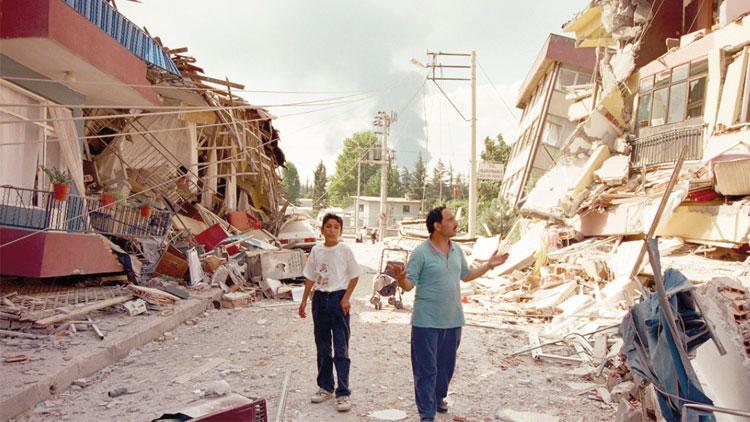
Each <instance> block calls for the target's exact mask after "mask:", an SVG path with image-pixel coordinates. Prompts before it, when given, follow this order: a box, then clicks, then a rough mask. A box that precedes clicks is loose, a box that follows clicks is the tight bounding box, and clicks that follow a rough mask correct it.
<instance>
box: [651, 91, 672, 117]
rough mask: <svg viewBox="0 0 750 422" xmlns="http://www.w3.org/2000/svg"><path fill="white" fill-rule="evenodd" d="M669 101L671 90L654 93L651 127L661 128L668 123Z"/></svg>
mask: <svg viewBox="0 0 750 422" xmlns="http://www.w3.org/2000/svg"><path fill="white" fill-rule="evenodd" d="M668 101H669V88H662V89H658V90H656V91H654V99H653V104H652V107H651V126H659V125H663V124H664V123H666V121H667V104H668Z"/></svg>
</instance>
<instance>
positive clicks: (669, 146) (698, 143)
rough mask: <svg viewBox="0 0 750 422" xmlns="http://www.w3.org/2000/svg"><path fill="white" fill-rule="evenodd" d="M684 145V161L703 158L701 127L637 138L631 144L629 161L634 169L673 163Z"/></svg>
mask: <svg viewBox="0 0 750 422" xmlns="http://www.w3.org/2000/svg"><path fill="white" fill-rule="evenodd" d="M685 144H687V147H688V150H687V155H686V156H685V159H686V160H700V159H701V158H702V157H703V125H697V126H688V127H681V128H677V129H671V130H668V131H665V132H662V133H659V134H656V135H651V136H645V137H643V138H638V139H636V140H635V142H633V151H632V153H631V156H630V161H631V163H632V164H633V166H635V167H643V166H646V167H648V166H653V165H657V164H666V163H674V162H675V160H677V156H678V155H679V153H680V151H681V150H682V146H683V145H685Z"/></svg>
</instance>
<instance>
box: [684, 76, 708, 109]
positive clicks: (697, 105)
mask: <svg viewBox="0 0 750 422" xmlns="http://www.w3.org/2000/svg"><path fill="white" fill-rule="evenodd" d="M705 98H706V77H705V76H704V77H702V78H699V79H694V80H692V81H690V89H689V90H688V104H687V118H688V119H691V118H693V117H700V116H702V115H703V103H704V101H705Z"/></svg>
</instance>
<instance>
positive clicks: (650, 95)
mask: <svg viewBox="0 0 750 422" xmlns="http://www.w3.org/2000/svg"><path fill="white" fill-rule="evenodd" d="M707 71H708V61H707V60H706V59H703V60H700V61H695V62H691V63H685V64H682V65H680V66H677V67H674V68H672V69H668V70H664V71H662V72H659V73H657V74H656V75H652V76H648V77H645V78H643V79H641V80H640V81H639V84H638V92H639V93H640V95H639V101H638V115H637V118H638V126H639V127H644V126H659V125H663V124H667V123H677V122H681V121H683V120H686V119H691V118H696V117H700V116H703V105H704V102H705V95H706V73H707Z"/></svg>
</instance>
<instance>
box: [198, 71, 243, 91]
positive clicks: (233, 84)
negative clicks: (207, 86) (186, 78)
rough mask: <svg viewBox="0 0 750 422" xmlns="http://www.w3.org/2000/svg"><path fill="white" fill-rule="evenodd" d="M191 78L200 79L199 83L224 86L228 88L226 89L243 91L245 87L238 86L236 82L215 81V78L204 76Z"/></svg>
mask: <svg viewBox="0 0 750 422" xmlns="http://www.w3.org/2000/svg"><path fill="white" fill-rule="evenodd" d="M192 76H193V77H194V78H196V79H200V80H201V81H204V82H211V83H212V84H217V85H224V86H228V87H230V88H234V89H245V85H242V84H238V83H236V82H230V81H223V80H221V79H216V78H212V77H210V76H204V75H198V74H195V75H192Z"/></svg>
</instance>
